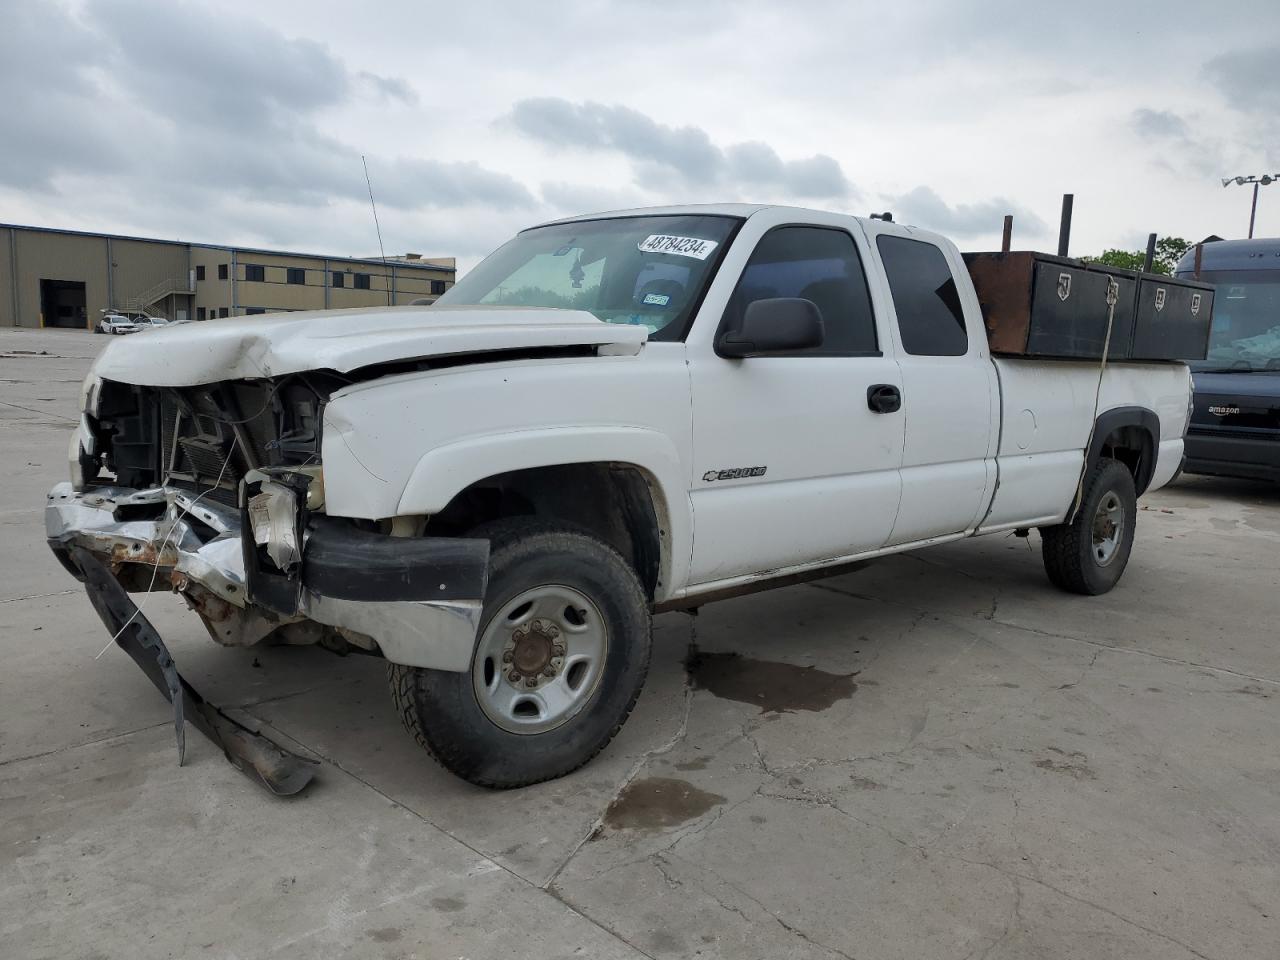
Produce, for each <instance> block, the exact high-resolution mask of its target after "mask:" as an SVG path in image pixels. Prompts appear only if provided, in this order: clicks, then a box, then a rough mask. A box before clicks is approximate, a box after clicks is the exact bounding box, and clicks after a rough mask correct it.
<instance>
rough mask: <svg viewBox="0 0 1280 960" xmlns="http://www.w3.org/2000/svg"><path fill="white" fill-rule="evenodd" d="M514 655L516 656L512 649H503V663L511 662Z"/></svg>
mask: <svg viewBox="0 0 1280 960" xmlns="http://www.w3.org/2000/svg"><path fill="white" fill-rule="evenodd" d="M513 657H514V654H513V653H512V652H511V651H510V650H504V651H502V662H503V663H510V662H511V660H512V658H513Z"/></svg>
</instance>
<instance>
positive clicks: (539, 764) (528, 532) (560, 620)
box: [388, 517, 652, 788]
mask: <svg viewBox="0 0 1280 960" xmlns="http://www.w3.org/2000/svg"><path fill="white" fill-rule="evenodd" d="M472 536H486V537H488V539H489V542H490V554H489V586H488V590H487V596H486V598H485V604H484V614H483V616H482V618H481V624H480V631H479V639H478V641H477V643H476V651H475V654H474V655H473V657H472V663H471V669H470V670H469V671H467V672H464V673H455V672H450V671H444V670H427V669H422V668H418V667H406V666H401V665H398V664H391V665H390V668H389V671H388V679H389V681H390V684H391V695H392V700H393V702H394V703H395V706H396V710H397V712H398V713H399V714H400V717H401V720H402V721H403V722H404V725H405V728H406V729H407V730H408V731H409V732H410V733H411V734H412V735H413V736H414V738H415V739H416V740H417V741H418V742H419V743H420V744H421V745H422V746H423V747H425V748H426V749H427V751H428V752H430V754H431V755H432V756H433V757H435V759H436V760H437V761H438V762H439V763H440V764H441V765H442V766H444V767H445V768H446V769H447V770H449V771H450V772H452V773H454V774H456V775H458V776H459V777H462V778H463V779H464V780H468V781H470V782H471V783H474V784H478V785H480V786H484V787H495V788H510V787H522V786H527V785H528V784H532V783H538V782H540V781H543V780H550V779H553V778H555V777H560V776H563V775H565V774H566V773H569V772H571V771H573V770H576V769H578V768H579V767H581V766H582V765H583V764H585V763H586V762H587V761H588V760H590V759H591V758H592V757H594V756H595V755H596V754H597V753H599V752H600V751H601V750H603V749H604V747H605V746H606V745H607V744H608V743H609V741H610V740H612V739H613V737H614V735H615V734H616V733H617V732H618V730H619V729H620V728H621V727H622V724H623V722H624V721H625V720H626V719H627V717H628V715H629V714H630V713H631V709H632V707H634V706H635V703H636V699H637V698H638V697H639V695H640V688H641V687H642V686H643V684H644V680H645V676H646V675H647V673H648V670H649V654H650V649H651V645H652V639H651V624H650V616H649V603H648V600H647V598H646V597H645V594H644V590H643V589H642V588H641V586H640V581H639V579H638V578H637V576H636V574H635V571H634V570H633V569H632V568H631V566H630V565H629V564H628V563H627V562H626V560H624V559H623V557H622V555H621V554H619V553H618V552H617V551H616V550H615V549H613V547H611V546H609V545H608V544H606V543H604V542H603V541H602V540H600V539H598V538H597V537H595V536H593V535H592V534H590V533H588V532H586V531H583V530H578V529H576V528H573V527H570V526H566V525H560V524H553V523H546V522H541V521H537V520H533V519H531V518H525V517H518V518H513V519H509V520H501V521H497V522H496V523H493V524H490V525H486V526H485V527H484V528H482V529H480V530H477V531H475V532H473V533H472Z"/></svg>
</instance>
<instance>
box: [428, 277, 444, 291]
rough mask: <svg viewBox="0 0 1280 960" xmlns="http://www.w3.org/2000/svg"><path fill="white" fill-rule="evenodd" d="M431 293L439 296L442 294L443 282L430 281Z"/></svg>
mask: <svg viewBox="0 0 1280 960" xmlns="http://www.w3.org/2000/svg"><path fill="white" fill-rule="evenodd" d="M431 292H432V293H435V294H441V293H444V281H443V280H432V281H431Z"/></svg>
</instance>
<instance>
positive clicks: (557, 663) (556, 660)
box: [551, 657, 564, 670]
mask: <svg viewBox="0 0 1280 960" xmlns="http://www.w3.org/2000/svg"><path fill="white" fill-rule="evenodd" d="M551 666H552V668H553V669H555V670H559V669H560V668H561V667H563V666H564V658H563V657H552V658H551Z"/></svg>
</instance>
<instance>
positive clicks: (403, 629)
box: [45, 374, 489, 793]
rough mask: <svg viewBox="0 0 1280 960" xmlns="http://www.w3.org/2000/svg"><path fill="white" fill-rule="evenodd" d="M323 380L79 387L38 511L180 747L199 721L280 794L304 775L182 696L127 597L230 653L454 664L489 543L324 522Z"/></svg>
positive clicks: (469, 634)
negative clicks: (159, 701)
mask: <svg viewBox="0 0 1280 960" xmlns="http://www.w3.org/2000/svg"><path fill="white" fill-rule="evenodd" d="M336 385H337V384H334V383H332V382H329V381H327V380H326V378H325V377H324V376H323V375H320V374H311V375H308V376H306V377H303V376H299V375H294V376H290V377H285V378H281V379H279V380H276V381H269V380H264V381H254V382H243V383H242V382H237V383H231V384H215V385H210V386H204V387H192V388H149V387H139V386H132V385H128V384H120V383H115V382H111V381H92V382H91V383H90V385H89V387H88V388H87V390H86V404H85V414H84V417H83V420H82V424H81V427H80V430H79V431H78V433H77V436H76V438H75V439H74V440H73V444H72V450H71V457H70V459H71V465H72V481H71V482H65V483H61V484H58V485H57V486H56V487H54V489H53V490H52V491H51V492H50V493H49V495H48V500H47V504H46V509H45V525H46V533H47V536H48V541H49V545H50V547H51V549H52V550H53V552H54V554H55V555H56V556H57V557H58V559H59V560H60V561H61V562H62V564H63V565H64V566H65V567H66V568H67V570H68V571H69V572H70V573H72V575H73V576H75V577H76V578H77V579H79V580H81V581H82V582H83V583H85V585H86V589H87V590H88V592H89V595H90V598H91V599H92V600H93V603H94V606H95V608H96V609H97V610H98V613H99V614H100V616H101V617H102V619H103V622H104V623H105V624H106V626H107V628H108V629H109V630H110V631H111V632H112V634H113V636H114V637H115V639H116V642H117V643H118V644H119V645H120V646H122V647H123V648H124V649H125V650H126V651H127V652H129V653H130V655H131V656H133V657H134V659H135V660H137V661H138V662H139V664H140V665H142V666H143V668H144V670H145V671H146V672H147V673H148V675H149V676H150V677H151V678H152V679H153V681H155V682H156V685H157V686H158V687H159V688H160V689H161V691H162V692H164V693H165V694H166V696H168V697H169V699H170V700H171V701H172V702H173V703H174V707H175V720H176V721H177V723H178V727H179V735H180V744H181V725H182V719H183V717H184V715H185V716H186V717H187V718H188V719H193V720H196V719H198V720H199V721H200V722H198V723H197V726H199V728H200V729H202V730H203V731H204V732H205V733H207V734H209V735H210V737H211V738H213V739H214V740H215V741H216V742H218V743H219V744H220V745H221V746H222V747H223V749H224V751H225V752H226V753H227V755H228V757H229V758H231V759H233V761H235V762H237V765H238V766H240V767H241V769H246V761H247V767H248V770H247V771H246V772H253V773H254V775H255V778H256V779H259V780H260V781H262V782H263V783H265V784H266V785H267V786H269V787H270V788H271V789H272V790H273V791H275V792H280V793H289V792H296V790H299V789H301V788H302V786H305V784H306V782H307V781H309V780H310V775H309V774H307V775H306V776H303V773H304V772H305V771H304V770H303V769H302V768H298V767H297V763H300V762H303V761H301V760H300V758H296V757H293V758H292V760H289V759H288V757H292V755H291V754H288V752H287V751H282V748H279V747H278V746H277V745H275V744H271V743H270V741H265V740H264V738H262V737H261V736H260V735H259V734H257V733H256V732H254V731H250V730H248V729H247V728H244V727H242V726H240V725H239V724H237V723H236V722H235V721H234V720H231V719H230V718H229V717H228V716H227V715H226V714H225V713H223V712H222V711H220V710H218V709H217V708H216V707H212V706H211V705H209V704H207V703H205V701H203V699H202V698H200V697H199V695H198V694H197V693H195V691H194V690H191V688H190V687H189V685H187V684H186V683H185V681H182V679H181V677H179V676H178V675H177V672H176V670H175V669H174V668H173V664H172V658H171V657H169V654H168V651H167V650H166V649H165V647H164V644H163V642H162V641H161V640H160V637H159V635H158V634H157V633H156V631H155V630H154V628H152V627H151V625H150V624H149V623H148V622H147V621H146V619H145V618H144V617H142V616H141V614H140V612H139V610H138V608H137V607H135V606H134V604H133V602H132V600H130V599H129V597H128V593H130V592H149V591H154V590H172V591H174V592H177V593H179V594H181V595H182V596H183V598H184V599H185V600H186V602H187V604H188V605H189V606H190V607H191V609H192V610H194V611H195V612H196V613H197V615H198V616H199V617H200V619H201V621H202V622H203V623H204V625H205V627H206V628H207V630H208V631H209V634H210V635H211V636H212V637H213V639H214V640H216V641H217V642H219V643H222V644H225V645H229V646H246V645H250V644H254V643H257V642H259V641H261V640H264V639H266V638H267V637H271V638H272V640H273V641H281V642H285V643H318V644H321V645H324V646H326V647H329V648H331V649H335V650H338V651H341V652H346V651H348V650H352V649H355V650H360V651H364V652H368V653H373V654H379V655H382V656H384V657H386V658H387V659H388V660H390V661H392V662H394V663H399V664H405V665H408V666H415V667H426V668H431V669H438V670H454V671H461V670H466V669H467V668H468V667H469V665H470V660H471V656H472V651H473V648H474V644H475V635H476V630H477V627H478V625H479V619H480V612H481V605H482V602H483V598H484V591H485V584H486V576H487V566H488V551H489V544H488V541H487V540H474V539H452V538H430V537H421V536H407V537H406V536H393V535H392V531H391V529H390V526H391V525H390V522H389V521H388V522H384V523H379V522H377V521H371V520H357V519H353V518H343V517H332V516H328V515H327V514H326V513H325V512H324V485H323V472H322V466H321V464H320V458H319V451H320V437H319V433H320V423H321V411H322V409H323V404H324V403H325V401H326V399H327V396H328V392H329V391H330V390H331V389H333V388H334V387H335V386H336ZM395 532H396V533H401V532H406V531H402V530H399V529H397V530H396V531H395ZM408 532H417V531H416V530H410V531H408ZM144 661H145V662H144ZM184 706H185V710H184ZM228 725H230V726H228ZM211 731H212V732H211ZM255 738H256V739H255ZM245 744H249V745H250V747H245ZM282 756H284V757H285V759H283V760H282V759H281V757H282ZM295 761H296V762H295ZM264 771H265V772H264Z"/></svg>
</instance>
